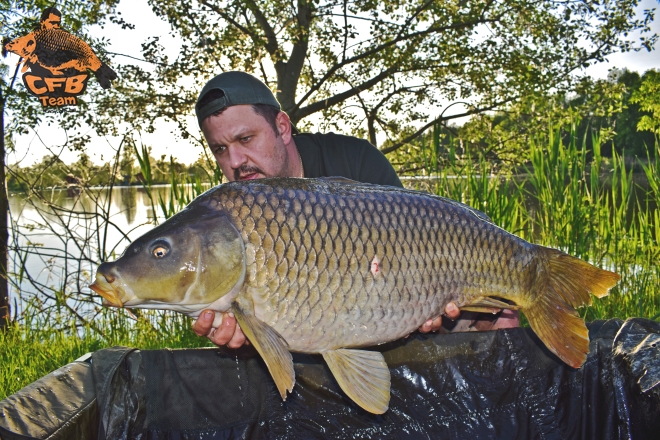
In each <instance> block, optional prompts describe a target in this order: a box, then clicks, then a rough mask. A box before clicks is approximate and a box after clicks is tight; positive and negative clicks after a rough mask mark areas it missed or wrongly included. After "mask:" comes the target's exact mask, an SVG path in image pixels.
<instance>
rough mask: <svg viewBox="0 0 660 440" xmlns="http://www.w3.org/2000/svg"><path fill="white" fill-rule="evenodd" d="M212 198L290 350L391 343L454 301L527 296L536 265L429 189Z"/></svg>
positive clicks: (323, 189)
mask: <svg viewBox="0 0 660 440" xmlns="http://www.w3.org/2000/svg"><path fill="white" fill-rule="evenodd" d="M292 182H293V181H292ZM216 197H218V200H217V202H218V203H219V204H220V205H222V206H224V207H225V208H228V210H229V213H230V215H231V217H232V219H233V221H234V223H235V225H236V226H237V228H238V230H239V231H240V232H241V234H242V237H243V239H244V242H245V249H246V258H247V261H246V265H247V272H246V280H245V287H244V294H245V295H247V296H248V297H249V298H250V299H251V300H252V301H253V303H254V307H255V314H256V316H257V317H258V318H259V319H260V320H262V321H264V322H266V323H267V324H269V325H270V326H272V327H273V328H274V329H275V330H276V331H277V332H278V333H280V335H282V336H283V337H284V339H285V340H286V341H287V343H288V344H289V348H290V349H291V350H292V351H300V352H310V353H314V352H323V351H325V350H331V349H336V348H342V347H343V348H347V347H360V346H369V345H375V344H380V343H384V342H387V341H391V340H395V339H398V338H400V337H402V336H405V335H407V334H409V333H411V332H412V331H414V330H416V329H417V328H418V327H419V326H420V325H421V324H423V323H424V321H426V320H427V319H429V318H431V317H435V316H439V315H440V314H441V313H442V311H443V310H444V306H445V305H446V304H447V303H448V302H449V301H455V302H456V303H457V304H458V305H459V306H463V305H467V304H470V302H471V301H472V300H474V299H476V298H479V297H484V296H498V293H501V294H504V293H506V295H504V296H506V297H508V298H510V297H512V296H516V295H525V294H526V292H528V291H529V290H530V285H529V284H530V283H531V280H532V278H533V277H532V275H533V272H534V271H535V270H536V269H535V268H536V263H537V261H536V259H535V247H534V245H531V244H529V243H527V242H525V241H523V240H521V239H519V238H518V237H515V236H513V235H512V234H509V233H508V232H506V231H504V230H502V229H500V228H498V227H497V226H495V225H493V224H492V223H491V222H489V221H488V220H487V218H485V216H484V215H483V214H481V213H479V212H478V211H474V210H472V209H470V208H468V207H466V206H465V205H462V204H460V203H457V202H453V201H450V200H448V199H444V198H441V197H436V196H432V195H426V194H424V193H418V192H413V191H406V190H401V189H398V188H390V187H374V186H371V185H359V184H356V185H341V186H336V187H335V186H333V185H331V184H329V183H325V182H307V183H301V182H300V181H297V182H293V183H292V184H291V185H290V186H286V185H284V186H282V185H280V186H278V187H272V186H268V185H266V184H265V185H256V184H251V185H249V186H245V187H234V188H233V189H232V190H230V191H227V192H223V193H221V194H216Z"/></svg>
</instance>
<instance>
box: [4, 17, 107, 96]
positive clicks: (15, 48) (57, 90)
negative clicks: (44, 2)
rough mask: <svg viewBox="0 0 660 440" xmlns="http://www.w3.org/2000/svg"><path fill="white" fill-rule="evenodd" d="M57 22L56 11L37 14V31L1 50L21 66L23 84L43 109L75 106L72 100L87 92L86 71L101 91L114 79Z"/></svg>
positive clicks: (92, 54) (84, 44)
mask: <svg viewBox="0 0 660 440" xmlns="http://www.w3.org/2000/svg"><path fill="white" fill-rule="evenodd" d="M61 21H62V14H61V13H60V11H58V10H57V9H55V8H47V9H45V10H44V11H43V13H42V14H41V26H40V27H39V29H36V30H34V31H32V32H30V33H29V34H27V35H25V36H22V37H18V38H16V39H15V40H13V41H10V42H9V43H7V44H6V45H5V46H4V48H3V54H6V52H7V51H8V52H12V53H15V54H16V55H18V56H19V57H21V59H20V60H19V62H18V63H19V64H20V63H21V62H22V63H23V68H22V69H21V72H24V73H23V84H25V87H27V89H28V91H29V92H30V93H31V94H33V95H35V96H36V97H38V98H39V101H41V105H42V106H44V107H62V106H65V105H76V104H77V103H78V100H77V99H76V97H77V96H79V95H81V94H82V93H84V92H85V89H86V88H87V80H88V79H89V73H88V72H87V70H91V71H92V72H94V75H95V76H96V79H97V81H98V82H99V84H100V86H101V87H103V88H104V89H107V88H109V87H110V81H112V80H114V79H116V78H117V74H116V73H115V72H114V70H112V69H111V68H110V67H108V66H107V65H106V64H104V63H102V62H101V60H99V58H98V57H97V56H96V54H94V51H92V48H91V47H89V45H88V44H87V43H85V42H84V41H82V40H81V39H80V38H78V37H76V36H74V35H71V34H70V33H68V32H67V31H65V30H64V29H62V28H61V27H60V24H61ZM28 69H30V70H29V71H28Z"/></svg>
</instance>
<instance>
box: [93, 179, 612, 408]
mask: <svg viewBox="0 0 660 440" xmlns="http://www.w3.org/2000/svg"><path fill="white" fill-rule="evenodd" d="M618 280H619V276H618V275H617V274H615V273H613V272H608V271H605V270H601V269H598V268H596V267H594V266H592V265H590V264H589V263H586V262H584V261H581V260H579V259H577V258H574V257H571V256H569V255H567V254H565V253H563V252H560V251H558V250H554V249H550V248H546V247H542V246H537V245H534V244H531V243H528V242H527V241H525V240H522V239H520V238H518V237H516V236H514V235H512V234H510V233H508V232H506V231H504V230H503V229H501V228H499V227H497V226H495V225H494V224H493V223H492V222H491V221H490V220H489V219H488V217H486V216H485V215H484V214H482V213H481V212H479V211H476V210H474V209H472V208H469V207H468V206H465V205H463V204H460V203H458V202H454V201H452V200H448V199H445V198H442V197H438V196H433V195H429V194H426V193H422V192H417V191H410V190H403V189H399V188H394V187H383V186H376V185H370V184H361V183H357V182H353V181H350V180H347V179H343V178H325V179H318V180H317V179H262V180H255V181H248V182H232V183H228V184H224V185H220V186H218V187H215V188H212V189H211V190H209V191H207V192H206V193H204V194H202V195H201V196H199V197H198V198H197V199H195V200H194V201H193V202H192V203H191V204H190V205H189V206H188V207H187V208H186V209H184V210H183V211H181V212H180V213H178V214H177V215H175V216H173V217H172V218H170V219H169V220H168V221H166V222H165V223H163V224H162V225H160V226H158V227H156V228H154V229H153V230H152V231H150V232H148V233H147V234H145V235H143V236H142V237H140V238H139V239H137V240H136V241H135V242H133V243H132V244H131V245H130V246H129V247H128V248H127V249H126V251H125V252H124V254H123V255H122V256H121V258H119V259H118V260H117V261H115V262H112V263H103V264H102V265H101V266H100V267H99V269H98V271H97V274H96V281H95V283H94V284H92V286H91V288H92V289H93V290H95V291H96V292H97V293H99V294H100V295H101V296H103V297H104V298H105V300H106V301H105V302H104V303H105V304H106V305H112V306H117V307H138V308H157V309H170V310H177V311H180V312H183V313H186V314H188V315H190V316H193V317H196V316H198V315H199V313H200V312H201V311H202V309H205V308H210V309H214V310H216V311H232V312H233V313H234V315H235V316H236V319H237V321H238V323H239V324H240V326H241V329H242V330H243V332H244V333H245V335H246V336H247V337H248V338H249V339H250V342H252V344H254V346H255V348H256V349H257V351H258V352H259V353H260V354H261V356H262V357H263V359H264V361H265V362H266V365H267V366H268V369H269V371H270V373H271V375H272V376H273V379H274V380H275V383H276V385H277V388H278V390H279V392H280V394H281V395H282V398H283V399H284V398H286V392H287V390H288V391H291V390H292V389H293V386H294V383H295V377H294V370H293V363H292V358H291V354H290V353H289V352H290V351H295V352H304V353H320V354H322V355H323V357H324V359H325V360H326V362H327V363H328V366H329V367H330V370H331V371H332V373H333V375H334V376H335V378H336V379H337V382H338V383H339V385H340V386H341V388H342V389H343V390H344V392H346V394H347V395H348V396H349V397H350V398H352V399H353V400H354V401H355V402H356V403H357V404H359V405H360V406H362V407H363V408H364V409H366V410H368V411H370V412H373V413H383V412H385V411H386V410H387V407H388V404H389V396H390V375H389V370H388V368H387V365H386V364H385V361H384V359H383V356H382V355H381V354H380V353H378V352H375V351H368V350H359V349H355V348H356V347H365V346H371V345H375V344H381V343H384V342H387V341H392V340H395V339H398V338H401V337H403V336H405V335H407V334H409V333H411V332H412V331H414V330H415V329H417V328H419V326H421V325H422V324H423V323H424V322H425V321H426V320H427V319H429V318H431V317H435V316H439V315H440V314H441V313H442V312H443V310H444V307H445V305H446V304H447V303H448V302H449V301H455V302H456V303H457V305H458V306H459V307H461V309H462V310H476V311H484V310H493V309H496V308H519V309H520V310H522V311H523V312H524V313H525V316H527V318H528V320H529V323H530V325H531V327H532V329H533V330H534V331H535V332H536V334H537V335H538V336H539V337H540V338H541V340H542V341H543V342H544V343H545V345H546V346H547V347H548V348H549V349H550V350H551V351H552V352H554V353H555V354H556V355H557V356H559V357H560V358H561V359H562V360H563V361H564V362H566V363H567V364H569V365H571V366H572V367H579V366H580V365H582V363H583V362H584V361H585V359H586V354H587V353H588V351H589V340H588V333H587V329H586V327H585V325H584V322H583V321H582V319H580V317H579V316H578V314H577V312H576V311H575V307H578V306H581V305H584V304H590V303H591V297H590V293H593V294H594V295H596V296H598V297H601V296H604V295H606V294H607V292H608V290H609V288H611V287H612V286H613V285H614V284H616V282H617V281H618ZM503 299H504V300H509V301H512V302H513V303H515V305H510V304H508V303H507V302H504V301H502V300H503Z"/></svg>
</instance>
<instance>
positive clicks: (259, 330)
mask: <svg viewBox="0 0 660 440" xmlns="http://www.w3.org/2000/svg"><path fill="white" fill-rule="evenodd" d="M239 302H242V304H239ZM245 302H246V301H244V300H243V301H241V300H240V299H238V300H237V301H235V302H234V303H233V304H232V310H233V312H234V316H236V321H238V324H239V325H240V326H241V330H243V333H245V336H247V338H248V339H249V340H250V342H251V343H252V345H254V348H256V349H257V351H258V352H259V354H260V355H261V357H262V358H263V360H264V362H266V366H267V367H268V371H270V375H271V376H272V377H273V380H274V381H275V385H276V386H277V389H278V391H279V392H280V395H281V396H282V400H286V392H287V391H289V392H291V391H292V390H293V385H295V383H296V376H295V372H294V371H293V359H292V357H291V353H290V352H289V350H288V344H287V343H286V341H285V340H284V338H282V336H280V334H279V333H277V331H275V329H273V328H272V327H271V326H269V325H268V324H266V323H264V322H262V321H260V320H259V319H258V318H257V317H256V316H254V314H253V312H252V307H251V305H250V304H245Z"/></svg>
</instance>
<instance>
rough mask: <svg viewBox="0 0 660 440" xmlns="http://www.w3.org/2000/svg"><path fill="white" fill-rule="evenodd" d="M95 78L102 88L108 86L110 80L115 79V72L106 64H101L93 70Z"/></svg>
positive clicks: (107, 87)
mask: <svg viewBox="0 0 660 440" xmlns="http://www.w3.org/2000/svg"><path fill="white" fill-rule="evenodd" d="M94 75H95V76H96V80H97V81H98V82H99V85H100V86H101V87H103V88H104V89H109V88H110V81H113V80H115V79H117V73H115V71H114V70H112V69H111V68H110V67H109V66H108V65H107V64H101V67H99V68H98V70H97V71H96V72H94Z"/></svg>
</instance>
